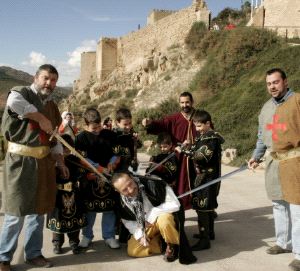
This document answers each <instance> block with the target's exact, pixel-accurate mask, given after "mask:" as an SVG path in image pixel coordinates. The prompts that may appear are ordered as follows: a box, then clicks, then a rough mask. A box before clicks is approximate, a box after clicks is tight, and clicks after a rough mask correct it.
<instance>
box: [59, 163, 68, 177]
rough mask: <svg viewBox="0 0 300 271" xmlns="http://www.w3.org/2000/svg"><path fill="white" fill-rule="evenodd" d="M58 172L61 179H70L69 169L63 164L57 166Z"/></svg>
mask: <svg viewBox="0 0 300 271" xmlns="http://www.w3.org/2000/svg"><path fill="white" fill-rule="evenodd" d="M57 167H58V168H59V171H60V175H61V177H62V178H63V179H69V178H70V172H69V169H68V168H67V167H66V166H65V164H61V165H58V166H57Z"/></svg>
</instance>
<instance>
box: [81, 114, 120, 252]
mask: <svg viewBox="0 0 300 271" xmlns="http://www.w3.org/2000/svg"><path fill="white" fill-rule="evenodd" d="M84 121H85V123H86V126H87V127H86V130H84V131H82V132H81V133H80V134H78V135H77V136H76V139H75V148H76V149H77V150H79V151H81V152H83V153H84V155H85V157H86V158H87V160H89V162H90V163H92V164H93V165H94V166H95V167H96V168H97V169H98V171H99V172H100V173H104V174H105V173H111V172H112V171H113V170H115V168H116V167H117V163H118V161H119V157H117V156H115V155H114V153H113V148H114V146H115V140H116V135H115V133H114V132H112V131H111V130H108V129H102V126H101V116H100V113H99V112H98V111H97V110H96V109H94V108H88V109H87V110H86V111H85V113H84ZM87 178H88V179H89V180H88V182H87V185H86V187H83V193H84V204H85V206H86V208H87V211H88V213H87V220H88V224H87V226H86V227H85V228H83V229H82V235H83V237H82V239H81V241H80V244H79V246H80V247H88V246H89V245H90V243H91V241H92V239H93V238H94V233H93V225H94V223H95V219H96V214H97V213H102V237H103V239H104V240H105V243H106V244H107V245H108V246H109V247H110V248H119V247H120V245H119V242H118V240H116V239H115V221H116V215H115V212H114V208H115V204H116V199H117V194H116V192H115V191H114V189H113V188H112V187H111V185H110V184H109V182H108V180H107V179H103V178H101V177H99V176H96V175H95V174H93V173H91V174H88V176H87Z"/></svg>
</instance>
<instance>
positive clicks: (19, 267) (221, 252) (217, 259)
mask: <svg viewBox="0 0 300 271" xmlns="http://www.w3.org/2000/svg"><path fill="white" fill-rule="evenodd" d="M141 158H142V159H145V156H142V157H141ZM231 170H234V168H231V167H227V166H224V167H223V173H227V172H229V171H231ZM0 174H1V173H0ZM218 214H219V216H218V218H217V220H216V225H215V231H216V240H215V241H212V248H211V249H209V250H205V251H199V252H195V255H196V256H197V257H198V261H197V263H195V264H192V265H188V266H185V265H181V264H179V263H178V261H176V262H173V263H166V262H164V261H163V260H162V256H161V255H158V256H153V257H149V258H143V259H133V258H129V257H128V256H127V254H126V248H125V246H124V245H123V246H122V248H121V249H118V250H112V249H110V248H108V247H106V246H105V244H104V242H103V240H102V238H101V236H100V232H101V230H100V217H101V215H98V217H97V221H96V227H95V236H96V238H95V240H94V242H93V245H92V247H91V249H89V250H88V251H87V252H86V253H84V254H79V255H73V254H72V252H71V251H70V249H69V247H68V245H67V244H66V245H65V247H64V252H65V253H64V254H62V255H55V254H53V252H52V244H51V232H50V231H49V230H47V229H45V231H44V249H43V253H44V255H45V256H46V257H48V258H49V259H51V261H53V263H54V265H55V267H53V268H55V270H61V271H67V270H70V271H73V270H80V269H81V268H82V270H83V269H84V270H85V271H90V270H91V271H101V270H105V271H111V270H118V271H119V270H120V271H123V270H124V271H127V270H151V271H152V270H156V271H160V270H161V271H166V270H167V269H169V268H172V271H176V270H191V271H192V270H197V271H199V270H200V271H201V270H206V271H243V270H246V271H260V270H261V271H262V270H263V271H266V270H272V271H282V270H288V267H287V265H288V264H289V262H290V261H292V260H293V256H292V254H283V255H276V256H272V255H268V254H266V253H265V250H266V248H267V247H268V246H269V245H273V244H274V240H275V239H274V226H273V219H272V209H271V205H270V201H269V200H268V199H267V198H266V193H265V188H264V180H263V171H262V170H258V171H257V172H255V173H253V172H251V171H248V170H247V171H243V172H240V173H238V174H237V175H235V176H232V177H230V178H228V179H226V180H224V181H223V182H222V186H221V192H220V196H219V208H218ZM186 215H187V220H186V224H185V225H186V232H187V235H188V237H189V239H190V241H191V243H193V242H194V240H193V238H192V235H193V233H196V232H197V222H196V215H195V212H193V211H188V212H187V214H186ZM2 220H3V213H1V214H0V221H1V223H2ZM22 245H23V233H21V236H20V242H19V245H18V249H17V251H16V253H15V256H14V259H13V262H12V264H13V267H14V270H16V271H23V270H29V269H31V268H32V267H30V266H28V265H26V264H24V263H23V250H22ZM35 270H44V268H35Z"/></svg>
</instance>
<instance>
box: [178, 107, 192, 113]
mask: <svg viewBox="0 0 300 271" xmlns="http://www.w3.org/2000/svg"><path fill="white" fill-rule="evenodd" d="M181 111H182V112H184V113H190V112H191V111H192V107H190V106H184V107H181Z"/></svg>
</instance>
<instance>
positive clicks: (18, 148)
mask: <svg viewBox="0 0 300 271" xmlns="http://www.w3.org/2000/svg"><path fill="white" fill-rule="evenodd" d="M7 151H8V152H10V153H15V154H19V155H23V156H30V157H34V158H37V159H42V158H44V157H46V156H47V155H48V154H49V153H50V148H49V147H48V146H38V147H29V146H25V145H22V144H18V143H14V142H10V141H9V142H8V146H7Z"/></svg>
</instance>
